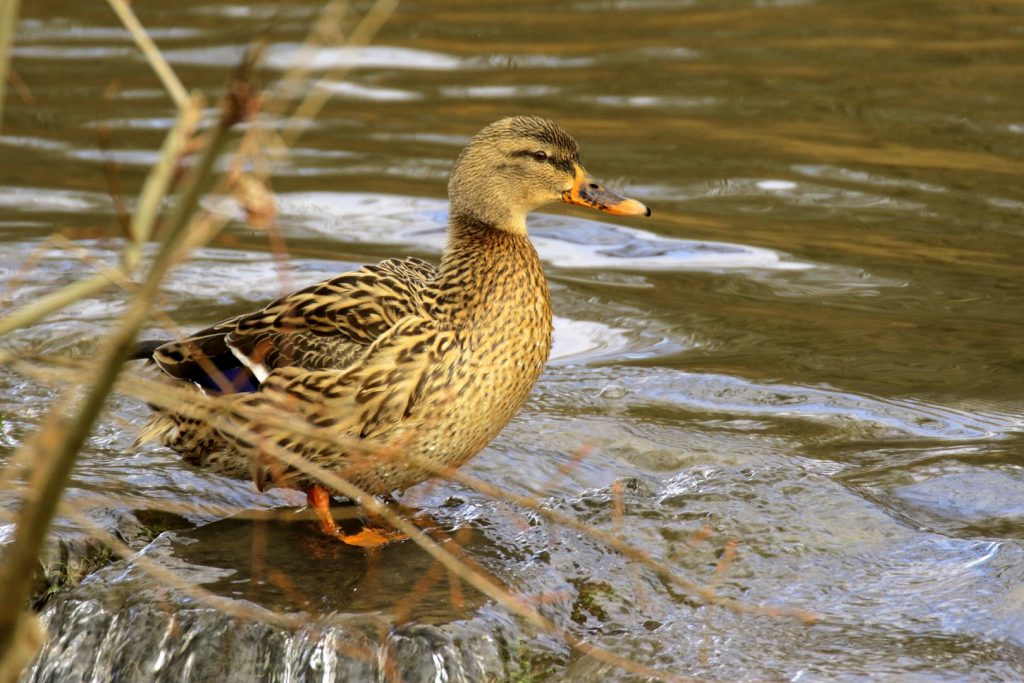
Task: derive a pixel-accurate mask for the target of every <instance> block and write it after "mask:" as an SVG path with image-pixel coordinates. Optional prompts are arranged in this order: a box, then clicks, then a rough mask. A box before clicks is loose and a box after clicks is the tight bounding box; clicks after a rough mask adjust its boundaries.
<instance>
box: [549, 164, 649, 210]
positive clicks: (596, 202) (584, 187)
mask: <svg viewBox="0 0 1024 683" xmlns="http://www.w3.org/2000/svg"><path fill="white" fill-rule="evenodd" d="M562 201H563V202H565V203H566V204H576V205H578V206H589V207H590V208H592V209H597V210H598V211H607V212H608V213H613V214H615V215H617V216H650V215H651V210H650V209H648V208H647V206H646V205H645V204H642V203H640V202H638V201H637V200H635V199H629V198H628V197H623V196H622V195H618V194H615V193H614V192H610V191H608V190H606V189H604V186H603V185H601V183H599V182H597V181H596V180H594V179H593V178H591V177H590V174H589V173H587V172H586V171H584V170H583V167H582V166H580V165H578V164H577V166H576V181H575V182H574V183H573V186H572V189H571V190H566V191H565V192H563V193H562Z"/></svg>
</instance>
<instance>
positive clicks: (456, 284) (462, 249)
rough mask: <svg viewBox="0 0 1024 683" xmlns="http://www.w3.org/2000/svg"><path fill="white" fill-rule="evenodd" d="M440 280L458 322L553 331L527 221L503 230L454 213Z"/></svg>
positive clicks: (443, 299) (544, 283) (445, 302)
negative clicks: (520, 226)
mask: <svg viewBox="0 0 1024 683" xmlns="http://www.w3.org/2000/svg"><path fill="white" fill-rule="evenodd" d="M438 285H439V286H438V289H439V294H440V301H441V303H442V305H443V307H444V308H445V309H446V313H447V317H448V319H449V320H450V321H451V323H452V324H453V326H455V327H467V326H480V327H487V326H490V325H496V324H507V325H536V326H539V327H541V328H547V329H548V331H550V325H551V305H550V299H549V294H548V285H547V280H546V279H545V278H544V269H543V268H542V266H541V262H540V259H539V258H538V256H537V250H536V249H534V248H533V244H531V243H530V239H529V237H528V236H527V234H526V228H525V225H523V228H522V229H521V230H509V229H507V228H505V229H499V228H496V227H493V226H492V225H491V224H489V223H486V222H484V221H482V220H480V219H478V218H475V217H472V216H469V215H466V214H462V213H453V214H452V215H451V216H450V218H449V221H448V244H447V246H446V247H445V250H444V255H443V256H442V257H441V270H440V274H439V277H438Z"/></svg>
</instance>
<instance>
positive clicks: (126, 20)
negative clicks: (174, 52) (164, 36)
mask: <svg viewBox="0 0 1024 683" xmlns="http://www.w3.org/2000/svg"><path fill="white" fill-rule="evenodd" d="M107 3H108V4H109V5H110V8H111V9H112V10H114V14H116V15H117V18H118V19H120V20H121V23H122V24H124V27H125V28H126V29H128V32H129V33H130V34H131V35H132V39H133V40H134V41H135V44H136V45H138V47H139V50H141V51H142V54H144V55H145V56H146V61H148V62H149V64H150V66H152V67H153V71H155V72H156V75H157V77H158V78H159V79H160V82H161V83H163V84H164V88H166V89H167V93H168V94H169V95H170V96H171V99H172V100H174V104H175V106H177V107H178V108H179V109H181V108H182V107H184V106H185V102H186V100H188V91H187V90H186V89H185V86H184V85H182V84H181V81H180V80H178V76H177V74H175V73H174V69H172V68H171V65H170V64H168V63H167V60H166V59H164V56H163V54H162V53H161V52H160V49H159V48H157V46H156V43H154V42H153V39H152V38H150V37H149V34H148V33H146V29H144V28H143V27H142V24H141V23H139V19H138V17H136V16H135V12H132V8H131V7H129V6H128V3H127V2H125V0H107Z"/></svg>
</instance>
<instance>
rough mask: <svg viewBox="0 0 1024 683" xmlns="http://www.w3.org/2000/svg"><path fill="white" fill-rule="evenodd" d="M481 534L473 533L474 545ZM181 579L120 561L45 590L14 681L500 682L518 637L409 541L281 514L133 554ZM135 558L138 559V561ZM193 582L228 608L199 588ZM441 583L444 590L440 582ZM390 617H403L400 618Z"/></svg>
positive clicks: (513, 666) (513, 667)
mask: <svg viewBox="0 0 1024 683" xmlns="http://www.w3.org/2000/svg"><path fill="white" fill-rule="evenodd" d="M485 543H486V541H485V539H484V538H483V536H482V535H480V534H471V536H470V538H469V540H468V542H467V543H466V545H467V546H468V547H469V548H470V550H472V549H473V547H474V546H481V545H483V544H485ZM140 557H141V558H145V559H149V560H153V561H154V562H155V563H157V564H159V565H160V566H162V567H165V568H168V569H171V570H173V571H174V573H175V574H176V575H177V576H178V577H181V578H183V579H185V582H186V583H187V584H188V585H184V586H170V585H167V584H166V583H163V582H161V581H159V580H158V579H156V578H154V576H153V575H151V573H150V572H148V571H147V570H146V569H145V568H144V567H143V566H142V563H141V562H140V561H138V560H133V559H130V560H120V561H117V562H113V563H111V564H109V565H108V566H106V567H104V568H103V569H100V570H99V571H97V572H95V573H94V574H92V575H91V576H89V577H88V578H87V579H86V580H85V581H83V582H82V583H81V584H80V585H79V586H77V587H75V588H73V589H71V590H69V591H67V592H64V593H62V594H60V595H58V596H57V597H56V598H54V599H53V600H52V601H51V603H50V604H49V605H48V607H47V608H46V609H45V610H44V612H43V613H42V620H43V623H44V625H45V626H46V628H47V630H48V631H49V636H50V638H49V641H48V642H47V643H46V645H45V646H44V647H43V651H42V652H41V654H40V656H39V658H38V659H37V660H36V662H35V663H34V665H33V666H32V668H31V669H30V670H29V671H28V672H26V674H25V676H24V677H23V680H24V681H26V682H28V681H32V682H43V681H54V682H56V681H61V682H62V683H63V682H68V681H110V680H117V681H123V682H125V683H128V682H131V681H139V682H140V683H141V682H143V681H145V682H147V683H148V682H150V681H180V680H216V681H239V682H242V681H245V682H249V681H257V680H259V681H277V680H282V681H283V680H288V681H307V680H308V681H312V680H316V681H335V680H338V681H347V680H359V681H363V680H391V679H393V678H395V677H396V676H395V674H397V679H398V680H402V681H405V682H408V683H413V682H416V681H424V682H426V681H436V680H445V681H452V682H456V681H466V682H467V683H468V682H471V681H484V680H507V679H509V678H514V677H516V676H517V675H518V674H519V673H521V672H522V670H523V667H524V666H527V667H528V665H527V664H524V663H523V661H522V657H521V651H522V648H521V647H520V646H519V645H518V644H517V643H519V642H520V641H521V640H522V639H523V638H526V636H523V634H521V633H520V632H519V631H518V627H517V626H516V625H515V623H514V622H513V621H512V620H510V619H509V618H508V617H507V616H505V615H504V614H502V613H501V612H499V611H496V610H494V609H491V608H488V607H487V606H486V605H485V604H484V601H483V600H482V599H481V596H479V594H476V593H474V592H473V591H471V590H469V589H467V588H461V587H460V589H459V590H458V591H457V595H458V596H460V597H459V599H458V600H456V601H454V602H453V600H452V599H451V595H452V592H451V590H449V587H448V586H446V585H445V582H446V581H447V577H446V575H445V574H444V573H441V572H436V571H434V572H433V574H434V575H436V578H437V579H438V580H439V581H435V580H430V581H428V580H427V578H425V577H427V576H428V575H430V574H431V568H432V564H433V563H432V561H431V560H430V559H429V557H428V556H427V555H426V554H425V553H423V552H422V551H420V550H419V549H418V548H417V547H416V546H415V545H413V544H412V543H410V542H404V543H396V544H392V545H390V546H387V547H385V548H383V549H380V550H378V551H375V552H371V553H366V552H365V551H363V550H360V549H357V548H351V547H349V546H345V545H343V544H341V543H338V542H337V541H335V540H333V539H329V538H326V537H323V536H321V535H320V534H318V533H317V532H315V531H314V530H313V529H312V528H311V527H310V526H309V525H307V524H293V523H290V522H289V521H285V520H280V519H277V520H273V519H270V520H241V519H226V520H222V521H220V522H215V523H213V524H210V525H207V526H204V527H199V528H197V529H192V530H187V531H179V532H165V533H164V534H161V535H160V536H159V537H158V538H157V539H155V540H154V541H153V542H152V543H150V544H149V545H148V546H146V548H145V549H144V550H143V551H142V552H141V553H140ZM144 561H145V560H143V562H144ZM189 586H198V587H201V588H203V589H205V591H208V592H209V593H212V594H213V595H214V596H217V599H219V600H222V601H224V604H226V605H227V606H228V608H229V609H228V610H227V611H225V610H224V609H221V608H220V606H211V605H210V604H206V603H204V602H203V601H202V600H200V599H197V596H196V594H195V592H194V591H193V590H191V589H190V588H189ZM440 588H443V589H444V590H440ZM396 615H400V616H399V618H400V619H401V620H402V622H403V623H399V621H398V620H397V619H396Z"/></svg>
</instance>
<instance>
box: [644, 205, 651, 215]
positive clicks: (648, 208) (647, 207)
mask: <svg viewBox="0 0 1024 683" xmlns="http://www.w3.org/2000/svg"><path fill="white" fill-rule="evenodd" d="M644 208H645V209H647V213H645V214H644V215H645V216H650V215H651V207H649V206H645V207H644Z"/></svg>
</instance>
